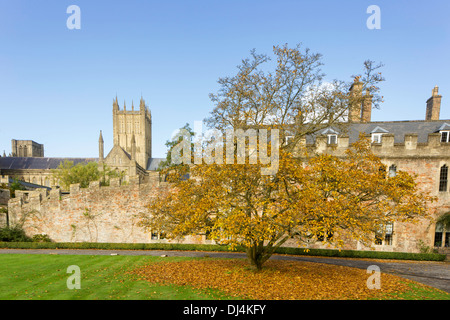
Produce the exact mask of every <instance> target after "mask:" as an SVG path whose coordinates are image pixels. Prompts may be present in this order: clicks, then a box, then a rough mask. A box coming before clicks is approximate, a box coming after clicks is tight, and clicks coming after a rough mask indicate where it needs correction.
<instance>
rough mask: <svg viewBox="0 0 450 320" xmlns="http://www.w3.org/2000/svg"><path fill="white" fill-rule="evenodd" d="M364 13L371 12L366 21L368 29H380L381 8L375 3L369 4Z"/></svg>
mask: <svg viewBox="0 0 450 320" xmlns="http://www.w3.org/2000/svg"><path fill="white" fill-rule="evenodd" d="M366 13H368V14H371V15H370V16H369V17H368V18H367V21H366V26H367V28H368V29H370V30H373V29H377V30H379V29H381V9H380V7H379V6H377V5H374V4H373V5H370V6H368V7H367V11H366Z"/></svg>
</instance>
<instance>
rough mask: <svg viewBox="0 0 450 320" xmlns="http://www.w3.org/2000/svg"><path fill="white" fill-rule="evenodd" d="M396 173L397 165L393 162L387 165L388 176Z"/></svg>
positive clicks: (393, 175)
mask: <svg viewBox="0 0 450 320" xmlns="http://www.w3.org/2000/svg"><path fill="white" fill-rule="evenodd" d="M396 175H397V167H396V166H395V165H394V164H393V165H391V166H390V167H389V177H395V176H396Z"/></svg>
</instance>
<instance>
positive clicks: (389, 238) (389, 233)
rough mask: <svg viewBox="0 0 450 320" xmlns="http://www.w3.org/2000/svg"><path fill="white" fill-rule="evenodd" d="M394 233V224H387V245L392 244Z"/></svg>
mask: <svg viewBox="0 0 450 320" xmlns="http://www.w3.org/2000/svg"><path fill="white" fill-rule="evenodd" d="M393 233H394V224H393V223H392V222H390V223H388V224H386V228H385V234H384V244H385V245H386V246H391V245H392V234H393Z"/></svg>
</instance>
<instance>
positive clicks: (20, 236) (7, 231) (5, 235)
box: [0, 227, 31, 242]
mask: <svg viewBox="0 0 450 320" xmlns="http://www.w3.org/2000/svg"><path fill="white" fill-rule="evenodd" d="M0 241H3V242H29V241H31V238H30V237H28V236H27V235H26V234H25V231H23V230H22V229H21V228H20V227H12V228H11V227H4V228H0Z"/></svg>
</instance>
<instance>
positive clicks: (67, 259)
mask: <svg viewBox="0 0 450 320" xmlns="http://www.w3.org/2000/svg"><path fill="white" fill-rule="evenodd" d="M183 259H191V258H182V257H173V258H172V257H164V258H161V257H151V256H85V255H40V254H39V255H38V254H36V255H34V254H30V255H28V254H0V288H2V289H1V291H0V299H1V300H30V299H35V300H53V299H55V300H72V299H73V300H111V299H122V300H126V299H132V300H141V299H154V300H157V299H163V300H171V299H174V300H183V299H189V300H195V299H219V298H220V299H228V297H227V296H224V295H222V294H220V293H219V292H214V291H210V292H200V291H199V290H195V289H193V288H189V287H186V286H175V285H169V286H162V285H156V284H155V285H152V284H149V282H147V281H136V280H133V279H131V276H130V275H128V274H126V271H127V270H130V269H131V268H135V267H137V266H139V265H142V264H145V263H149V262H158V261H177V260H183ZM71 265H77V266H78V267H80V271H81V288H80V289H72V290H70V289H68V288H67V279H68V278H69V277H70V276H71V275H72V274H71V273H67V268H68V267H69V266H71Z"/></svg>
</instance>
